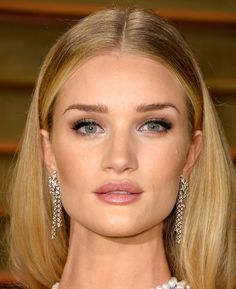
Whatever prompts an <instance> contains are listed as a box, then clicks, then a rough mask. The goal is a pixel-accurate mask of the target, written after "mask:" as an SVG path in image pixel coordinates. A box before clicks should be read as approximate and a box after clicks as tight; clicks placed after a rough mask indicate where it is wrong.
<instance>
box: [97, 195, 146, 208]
mask: <svg viewBox="0 0 236 289" xmlns="http://www.w3.org/2000/svg"><path fill="white" fill-rule="evenodd" d="M96 196H97V197H98V198H99V199H100V200H102V201H104V202H106V203H109V204H113V205H128V204H130V203H133V202H135V201H137V200H138V199H139V198H140V196H141V193H140V194H123V195H122V194H115V193H113V194H109V193H106V194H96Z"/></svg>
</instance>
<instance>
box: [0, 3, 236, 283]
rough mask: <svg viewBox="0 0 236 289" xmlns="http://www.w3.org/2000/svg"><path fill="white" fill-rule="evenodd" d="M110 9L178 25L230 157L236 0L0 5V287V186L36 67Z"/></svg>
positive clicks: (1, 246) (1, 262) (1, 268)
mask: <svg viewBox="0 0 236 289" xmlns="http://www.w3.org/2000/svg"><path fill="white" fill-rule="evenodd" d="M113 5H115V6H128V5H129V6H131V5H135V6H139V7H147V8H152V9H154V10H156V11H158V12H159V14H160V15H162V16H164V17H165V18H167V19H169V20H171V21H172V22H173V23H174V24H175V26H177V28H179V30H180V31H181V32H182V34H183V35H184V36H185V38H186V40H187V41H188V42H189V44H190V46H191V48H192V49H193V51H194V52H195V55H196V57H197V59H198V61H199V63H200V65H201V67H202V70H203V73H204V75H205V79H206V82H207V84H208V87H209V89H210V92H211V96H212V98H213V100H214V102H215V105H216V108H217V111H218V113H219V116H220V119H221V120H222V123H223V126H224V129H225V132H226V136H227V138H228V141H229V143H230V151H231V154H232V158H233V159H234V160H236V129H235V128H236V0H224V1H222V0H190V1H189V0H146V1H145V0H143V1H142V0H136V1H132V0H126V1H125V0H123V1H122V0H120V1H118V0H116V1H106V0H100V1H99V0H97V1H95V0H94V1H92V0H91V1H86V0H83V1H78V0H49V1H47V0H28V1H27V0H24V1H21V0H15V1H11V0H6V1H1V0H0V283H1V284H3V283H4V284H5V285H0V288H10V287H11V286H12V288H13V285H11V282H13V281H14V280H13V278H12V277H11V275H10V274H9V273H8V268H7V262H6V260H7V250H6V243H5V241H4V232H5V230H6V226H7V224H8V222H9V215H8V212H7V209H6V206H5V204H6V192H7V190H6V187H7V186H6V185H5V186H4V184H6V183H7V179H8V178H9V176H8V172H9V171H10V170H11V169H10V166H11V165H12V164H13V163H14V159H13V157H14V155H17V147H18V144H19V141H20V138H21V135H22V132H23V128H24V124H25V121H26V116H27V110H28V108H29V103H30V100H31V96H32V91H33V88H34V83H35V80H36V77H37V75H38V72H39V69H40V66H41V63H42V61H43V59H44V57H45V55H46V53H47V51H48V49H49V48H50V46H51V45H52V44H53V43H54V41H55V40H56V39H57V38H58V36H59V35H61V34H62V33H63V32H64V31H65V30H67V29H68V28H69V27H70V26H71V25H72V24H73V23H74V22H75V21H76V20H77V19H79V18H82V17H84V16H86V15H88V14H89V13H90V12H94V11H96V10H98V9H101V8H104V7H111V6H113ZM25 177H26V178H27V176H25ZM26 203H27V200H26ZM22 209H23V208H22ZM35 238H37V236H35ZM1 286H2V287H1Z"/></svg>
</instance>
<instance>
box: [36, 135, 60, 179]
mask: <svg viewBox="0 0 236 289" xmlns="http://www.w3.org/2000/svg"><path fill="white" fill-rule="evenodd" d="M40 132H41V139H42V148H43V159H44V163H45V166H46V168H47V171H48V173H49V174H52V172H53V171H55V170H56V169H57V166H56V160H55V156H54V153H53V150H52V144H51V142H50V139H49V132H48V131H46V130H44V129H41V131H40Z"/></svg>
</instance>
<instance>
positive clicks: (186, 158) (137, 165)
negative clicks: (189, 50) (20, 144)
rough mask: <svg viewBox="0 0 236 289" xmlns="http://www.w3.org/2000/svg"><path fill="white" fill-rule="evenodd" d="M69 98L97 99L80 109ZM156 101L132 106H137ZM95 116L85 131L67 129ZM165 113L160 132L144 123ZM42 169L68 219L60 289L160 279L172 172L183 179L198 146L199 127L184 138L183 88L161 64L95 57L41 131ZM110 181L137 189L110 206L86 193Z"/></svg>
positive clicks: (166, 274)
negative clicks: (55, 179) (51, 178)
mask: <svg viewBox="0 0 236 289" xmlns="http://www.w3.org/2000/svg"><path fill="white" fill-rule="evenodd" d="M78 103H80V104H81V103H82V104H97V103H99V104H103V105H106V106H107V108H108V110H109V112H108V113H104V114H103V113H98V112H84V111H80V110H78V109H76V108H75V107H71V106H73V105H76V104H78ZM144 103H145V104H150V103H158V104H163V103H164V104H166V106H164V107H161V108H159V109H157V110H153V111H148V112H141V113H140V112H136V111H135V107H136V106H137V105H140V104H144ZM84 117H85V118H90V119H93V120H95V121H96V122H97V123H98V125H97V126H96V125H95V126H93V134H90V135H88V129H87V131H86V130H85V127H83V128H80V131H82V132H87V136H83V135H80V134H79V132H78V131H75V130H74V129H72V127H73V125H74V123H75V122H76V121H78V120H80V119H81V118H84ZM150 118H152V119H153V118H156V119H165V121H167V122H168V123H171V128H170V129H168V130H165V129H164V130H163V126H162V125H159V126H157V127H154V128H152V126H151V125H152V124H153V123H151V124H150V125H149V126H148V124H144V123H145V122H146V121H147V120H149V119H150ZM41 133H42V139H43V150H44V161H45V164H46V166H47V169H48V172H49V173H52V171H54V170H57V172H58V175H59V180H60V184H61V192H62V203H63V206H64V208H65V210H66V211H67V213H68V214H69V216H70V217H71V233H70V241H69V253H68V258H67V262H66V265H65V269H64V272H63V274H62V278H61V280H60V289H66V288H70V289H82V288H86V289H95V288H96V289H130V288H137V289H145V288H147V289H148V288H151V287H152V286H155V285H156V286H157V285H158V284H161V283H164V282H166V281H167V280H168V279H169V278H170V271H169V266H168V263H167V260H166V256H165V252H164V246H163V239H162V231H163V221H164V220H165V219H166V217H167V216H168V215H169V214H170V212H171V211H172V209H173V207H174V205H175V202H176V198H177V192H178V187H179V178H180V175H181V174H182V175H183V176H185V177H186V178H188V177H189V174H190V173H191V170H192V167H193V166H194V163H195V162H196V159H197V157H198V155H199V153H200V149H201V138H202V136H201V131H195V133H194V136H193V137H190V132H189V128H188V116H187V108H186V102H185V95H184V91H183V88H182V86H181V84H180V83H179V81H178V80H177V78H176V77H175V76H174V75H173V74H172V73H171V72H170V71H169V70H168V69H167V68H166V67H165V66H163V65H162V64H160V63H158V62H156V61H154V60H151V59H148V58H145V57H141V56H137V55H128V54H120V53H118V52H112V53H106V54H101V55H99V56H95V57H93V58H91V59H90V60H88V61H86V62H85V63H83V64H82V65H81V66H80V67H78V68H77V69H76V71H75V72H74V73H73V75H72V76H70V77H69V79H68V80H67V81H66V82H65V83H64V85H63V87H62V88H61V90H60V93H59V95H58V99H57V102H56V106H55V112H54V123H53V129H52V135H51V136H50V138H49V133H48V132H47V131H45V130H42V132H41ZM111 180H131V181H132V182H134V183H135V184H137V185H138V186H139V187H141V188H142V189H143V190H144V193H143V194H142V196H141V198H140V199H139V200H138V201H136V202H134V203H131V204H129V205H123V206H122V205H111V204H107V203H104V202H102V201H101V200H99V199H98V198H97V196H96V195H95V194H92V193H91V192H93V191H94V190H96V189H97V188H98V187H100V186H101V185H103V184H105V183H107V182H109V181H111Z"/></svg>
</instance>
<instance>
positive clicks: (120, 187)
mask: <svg viewBox="0 0 236 289" xmlns="http://www.w3.org/2000/svg"><path fill="white" fill-rule="evenodd" d="M94 193H95V194H96V196H97V197H98V198H99V199H100V200H102V201H104V202H106V203H109V204H113V205H126V204H130V203H132V202H134V201H136V200H138V199H139V198H140V196H141V194H142V193H143V190H142V189H140V188H139V187H138V186H136V185H134V184H133V183H131V182H130V181H111V182H109V183H107V184H105V185H103V186H101V187H99V188H98V189H96V191H95V192H94Z"/></svg>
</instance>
